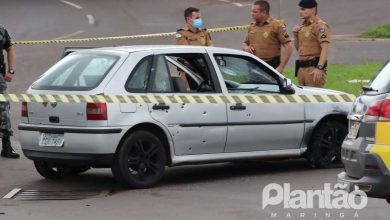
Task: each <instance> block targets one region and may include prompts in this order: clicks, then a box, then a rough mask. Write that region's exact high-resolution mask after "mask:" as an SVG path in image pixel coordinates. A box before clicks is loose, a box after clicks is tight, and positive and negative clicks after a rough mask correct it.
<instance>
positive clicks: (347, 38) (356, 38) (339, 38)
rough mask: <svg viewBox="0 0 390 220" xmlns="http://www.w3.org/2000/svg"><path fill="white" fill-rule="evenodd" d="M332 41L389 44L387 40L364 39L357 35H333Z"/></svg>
mask: <svg viewBox="0 0 390 220" xmlns="http://www.w3.org/2000/svg"><path fill="white" fill-rule="evenodd" d="M332 40H333V41H356V42H390V39H387V38H364V37H359V35H358V34H343V35H333V39H332Z"/></svg>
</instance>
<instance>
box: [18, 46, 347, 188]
mask: <svg viewBox="0 0 390 220" xmlns="http://www.w3.org/2000/svg"><path fill="white" fill-rule="evenodd" d="M27 92H28V93H29V94H68V95H74V94H82V95H103V94H104V95H126V96H129V95H143V96H145V97H150V96H155V97H156V100H157V99H158V104H157V103H155V102H153V101H152V100H150V101H145V102H139V103H137V102H130V103H81V104H80V103H45V102H44V103H23V105H22V122H21V124H20V125H19V131H20V143H21V146H22V149H23V153H24V154H25V156H26V157H28V158H29V159H31V160H33V161H34V164H35V167H36V169H37V171H38V172H39V173H40V174H41V175H42V176H44V177H46V178H60V177H64V176H67V175H75V174H78V173H82V172H84V171H86V170H88V169H89V168H90V167H110V168H111V169H112V173H113V175H114V177H115V179H116V180H118V181H119V182H120V183H123V184H125V185H127V186H130V187H134V188H145V187H150V186H152V185H153V184H155V183H157V182H158V180H159V179H160V178H161V177H162V175H163V173H164V170H165V167H166V166H175V165H183V164H194V163H210V162H225V161H234V160H245V159H272V158H298V157H306V158H307V159H308V161H309V164H310V165H311V166H312V167H321V168H327V167H332V166H334V165H339V164H340V161H341V159H340V147H341V143H342V141H343V140H344V137H345V135H346V134H347V118H346V115H347V113H348V112H349V110H350V108H351V104H352V101H353V100H352V99H353V98H352V97H351V96H349V95H347V94H344V93H340V92H337V91H331V90H325V89H316V88H308V87H300V86H295V85H293V84H292V83H291V81H290V80H289V79H287V78H285V77H284V76H283V75H281V74H279V73H278V72H276V71H275V70H274V69H273V68H271V67H270V66H268V65H267V64H266V63H265V62H263V61H262V60H260V59H258V58H257V57H255V56H253V55H251V54H249V53H246V52H243V51H238V50H233V49H225V48H216V47H209V48H206V47H191V46H129V47H113V48H99V49H88V50H83V51H77V52H74V53H71V54H70V55H68V56H66V57H65V58H63V59H62V60H60V61H59V62H58V63H57V64H55V65H54V66H53V67H51V68H50V69H49V70H48V71H47V72H46V73H45V74H43V75H42V76H41V77H40V78H39V79H38V80H37V81H36V82H34V83H33V84H32V85H31V86H30V88H29V89H28V91H27ZM173 95H179V96H180V97H182V99H188V100H190V99H191V100H195V102H198V103H191V102H189V103H187V102H175V101H172V100H170V99H169V96H173ZM213 95H218V96H220V97H223V98H225V97H226V99H227V100H231V102H212V101H210V96H213ZM232 95H243V96H245V97H246V99H247V100H252V99H253V100H256V99H260V98H261V97H259V95H268V98H265V99H268V101H269V102H264V103H262V104H259V103H253V102H250V101H249V102H245V103H240V102H239V101H237V100H234V99H232V97H229V96H232ZM293 95H295V97H301V98H299V99H300V100H301V101H298V102H285V101H286V100H287V101H288V100H291V98H292V96H293ZM316 95H317V98H316ZM321 95H322V96H321ZM161 96H165V98H158V97H161ZM323 97H326V98H323ZM263 98H264V97H263ZM146 99H147V98H146ZM211 99H212V98H211ZM133 101H134V100H133ZM135 101H137V100H135ZM199 102H201V103H202V104H199Z"/></svg>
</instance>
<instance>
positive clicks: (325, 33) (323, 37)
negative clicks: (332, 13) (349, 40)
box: [316, 24, 332, 65]
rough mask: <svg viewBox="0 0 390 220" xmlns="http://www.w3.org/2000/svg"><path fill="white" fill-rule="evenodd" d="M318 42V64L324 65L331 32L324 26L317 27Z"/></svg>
mask: <svg viewBox="0 0 390 220" xmlns="http://www.w3.org/2000/svg"><path fill="white" fill-rule="evenodd" d="M316 32H317V36H318V42H319V43H320V46H321V54H320V61H319V62H318V64H320V65H325V63H326V60H327V59H328V54H329V44H330V42H331V35H332V31H331V30H330V28H329V26H328V25H326V24H321V25H319V26H318V27H317V30H316Z"/></svg>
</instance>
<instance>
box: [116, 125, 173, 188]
mask: <svg viewBox="0 0 390 220" xmlns="http://www.w3.org/2000/svg"><path fill="white" fill-rule="evenodd" d="M165 162H166V157H165V149H164V146H163V144H162V143H161V140H160V139H159V138H158V137H157V136H156V135H154V134H152V133H150V132H148V131H143V130H140V131H135V132H134V133H132V134H130V135H129V136H128V137H127V138H126V139H125V140H124V141H123V143H122V144H121V146H120V149H119V150H118V152H117V154H116V157H115V160H114V164H113V166H112V167H111V170H112V174H113V175H114V178H115V179H116V180H117V181H118V182H120V183H121V184H123V185H125V186H128V187H131V188H137V189H139V188H148V187H151V186H153V185H154V184H156V183H157V182H158V181H159V180H160V179H161V177H162V176H163V174H164V170H165Z"/></svg>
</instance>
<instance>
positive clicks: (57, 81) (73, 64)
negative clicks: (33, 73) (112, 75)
mask: <svg viewBox="0 0 390 220" xmlns="http://www.w3.org/2000/svg"><path fill="white" fill-rule="evenodd" d="M118 59H119V57H117V56H112V55H98V54H70V55H68V56H66V57H65V58H64V59H62V60H61V61H59V62H58V63H57V64H55V65H54V66H53V67H51V68H50V69H49V70H48V71H47V72H46V73H45V74H43V75H42V77H41V78H39V79H38V80H37V81H36V82H35V83H34V84H33V85H32V88H33V89H38V90H69V91H84V90H91V89H93V88H95V87H96V86H98V85H99V83H100V82H101V81H102V80H103V79H104V77H105V76H106V74H107V73H108V72H109V71H110V70H111V68H112V67H113V66H114V64H115V63H116V62H117V60H118Z"/></svg>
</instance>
